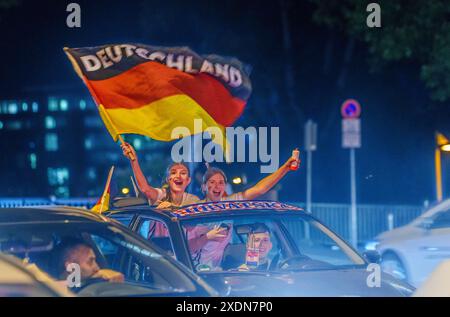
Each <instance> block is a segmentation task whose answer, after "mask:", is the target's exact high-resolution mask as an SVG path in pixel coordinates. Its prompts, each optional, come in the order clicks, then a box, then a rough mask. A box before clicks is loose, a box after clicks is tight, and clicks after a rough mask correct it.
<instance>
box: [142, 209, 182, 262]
mask: <svg viewBox="0 0 450 317" xmlns="http://www.w3.org/2000/svg"><path fill="white" fill-rule="evenodd" d="M136 232H137V233H138V234H139V235H140V236H142V237H143V238H145V239H146V240H148V241H150V242H151V243H152V244H153V245H156V246H157V247H159V248H160V249H162V250H163V251H164V252H165V253H166V254H168V255H170V256H172V257H173V258H176V256H175V255H176V253H175V249H174V244H173V241H172V238H171V235H170V232H169V229H168V226H167V224H166V223H165V222H164V221H162V220H161V219H158V218H156V217H150V216H142V217H140V218H139V220H138V224H137V227H136Z"/></svg>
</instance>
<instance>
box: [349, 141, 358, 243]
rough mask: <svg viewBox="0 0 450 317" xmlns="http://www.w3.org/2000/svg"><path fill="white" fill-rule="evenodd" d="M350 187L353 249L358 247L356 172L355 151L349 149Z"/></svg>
mask: <svg viewBox="0 0 450 317" xmlns="http://www.w3.org/2000/svg"><path fill="white" fill-rule="evenodd" d="M350 187H351V208H350V241H351V244H352V245H353V247H354V248H357V246H358V230H357V219H356V172H355V149H354V148H351V149H350Z"/></svg>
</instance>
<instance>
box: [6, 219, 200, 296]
mask: <svg viewBox="0 0 450 317" xmlns="http://www.w3.org/2000/svg"><path fill="white" fill-rule="evenodd" d="M72 239H75V240H77V241H82V242H83V245H87V246H88V247H89V248H91V249H92V252H94V254H95V260H94V261H95V262H97V265H98V267H99V268H100V269H109V270H114V271H116V272H120V273H122V274H123V275H124V277H125V283H124V284H123V287H124V288H123V289H122V291H121V292H122V293H120V295H124V296H125V295H127V294H128V295H135V294H134V293H133V292H134V291H139V294H141V295H157V294H174V293H181V294H182V293H195V292H196V291H197V290H198V289H197V286H196V285H195V284H194V283H193V281H192V278H191V277H190V276H189V275H188V274H187V272H184V271H182V270H181V269H180V268H178V267H177V266H176V265H175V264H174V263H171V261H169V260H168V259H167V258H165V257H164V256H162V255H161V254H160V253H158V252H157V251H156V250H154V249H152V248H150V247H149V246H148V245H146V244H145V243H143V242H141V241H140V240H137V239H136V238H134V237H133V236H132V235H128V233H126V232H124V231H123V230H122V229H121V228H120V227H116V226H111V225H106V224H96V223H95V224H91V223H83V222H80V223H67V224H64V225H59V224H26V225H16V224H15V225H14V226H0V252H4V253H8V254H12V255H15V256H16V257H18V258H21V259H28V261H29V262H30V263H33V264H36V265H37V266H38V267H39V268H40V269H41V270H43V271H44V272H46V273H48V274H49V275H51V276H52V277H53V278H54V279H56V280H63V279H64V278H65V275H67V272H66V271H65V268H64V262H63V261H61V259H62V254H63V253H62V250H63V249H61V245H62V244H63V243H64V242H67V241H69V240H72ZM88 281H89V277H87V278H86V282H88ZM130 283H132V284H130ZM111 285H112V284H111ZM133 285H136V287H135V286H133ZM137 286H139V289H138V288H137ZM105 287H109V286H105ZM111 287H112V286H111ZM118 288H119V286H117V289H118ZM74 291H76V290H74ZM97 291H98V292H100V290H97ZM101 291H102V292H103V290H101ZM98 292H95V293H93V294H94V295H93V296H97V295H99V294H101V293H98ZM106 293H107V294H110V295H109V296H116V295H115V294H116V293H117V292H116V291H115V290H114V289H107V290H105V294H106Z"/></svg>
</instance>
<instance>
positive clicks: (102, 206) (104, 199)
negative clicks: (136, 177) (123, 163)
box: [91, 166, 114, 214]
mask: <svg viewBox="0 0 450 317" xmlns="http://www.w3.org/2000/svg"><path fill="white" fill-rule="evenodd" d="M113 173H114V166H111V168H110V170H109V173H108V178H107V179H106V184H105V189H104V190H103V194H102V196H101V197H100V198H99V200H98V201H97V203H96V204H95V206H94V207H92V208H91V211H93V212H95V213H99V214H101V213H102V212H105V211H108V210H109V204H110V199H111V197H110V196H111V180H112V176H113Z"/></svg>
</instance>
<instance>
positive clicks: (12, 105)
mask: <svg viewBox="0 0 450 317" xmlns="http://www.w3.org/2000/svg"><path fill="white" fill-rule="evenodd" d="M18 110H19V107H17V103H15V102H13V103H10V104H9V105H8V113H10V114H16V113H17V111H18Z"/></svg>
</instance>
